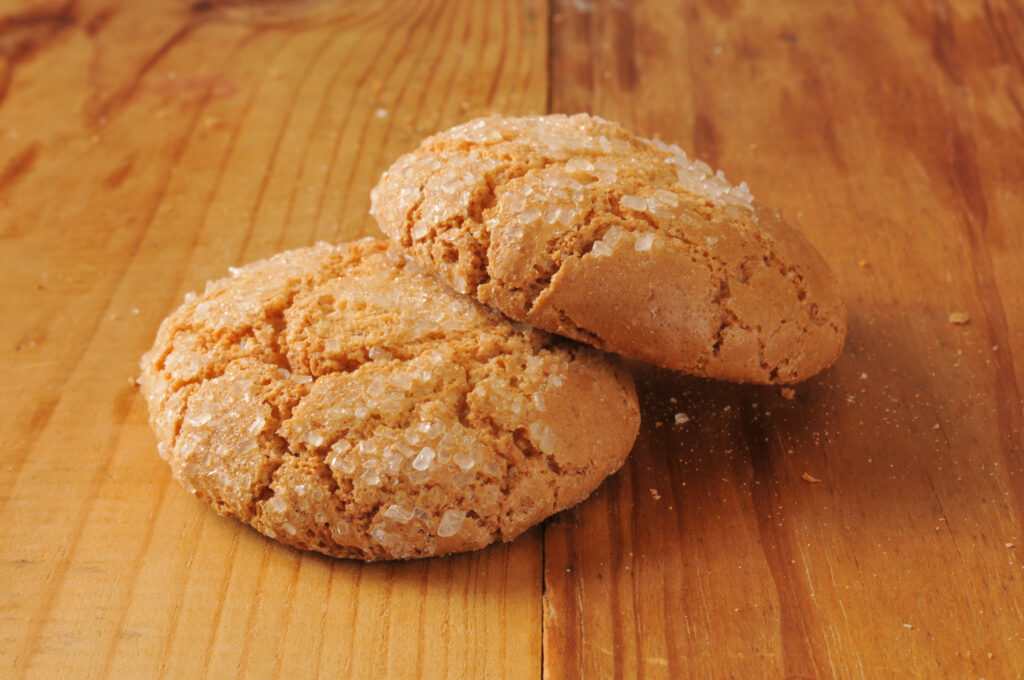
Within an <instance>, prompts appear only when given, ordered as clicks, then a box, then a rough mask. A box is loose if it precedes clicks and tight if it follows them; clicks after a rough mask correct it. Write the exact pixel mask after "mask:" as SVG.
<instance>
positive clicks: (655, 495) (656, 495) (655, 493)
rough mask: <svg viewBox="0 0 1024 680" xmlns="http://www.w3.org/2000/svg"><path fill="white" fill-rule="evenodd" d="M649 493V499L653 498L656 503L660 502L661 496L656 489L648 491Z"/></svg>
mask: <svg viewBox="0 0 1024 680" xmlns="http://www.w3.org/2000/svg"><path fill="white" fill-rule="evenodd" d="M650 492H651V498H653V499H654V500H656V501H660V500H661V494H659V493H658V490H657V489H650Z"/></svg>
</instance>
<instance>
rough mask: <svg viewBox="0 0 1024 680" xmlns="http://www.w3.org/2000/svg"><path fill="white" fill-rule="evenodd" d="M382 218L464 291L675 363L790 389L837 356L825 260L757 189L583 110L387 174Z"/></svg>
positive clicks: (424, 153) (837, 315) (473, 139)
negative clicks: (767, 205) (732, 181)
mask: <svg viewBox="0 0 1024 680" xmlns="http://www.w3.org/2000/svg"><path fill="white" fill-rule="evenodd" d="M371 200H372V206H373V207H372V212H373V214H374V215H375V216H376V218H377V221H378V222H379V223H380V226H381V228H382V229H383V230H384V232H385V233H387V234H388V235H390V236H391V237H392V238H394V239H397V240H398V241H400V242H401V244H402V245H403V246H404V247H405V248H406V249H408V250H409V251H410V252H411V253H412V255H413V256H414V257H415V258H416V260H417V261H419V262H420V263H421V264H422V265H423V266H424V267H426V268H427V269H429V270H431V271H433V272H435V273H438V274H440V276H441V277H442V278H443V279H444V280H445V281H446V282H447V283H448V284H449V285H451V286H452V287H453V288H455V289H456V290H458V291H460V292H464V293H468V294H470V295H474V296H475V297H476V298H477V299H479V300H480V301H482V302H484V303H486V304H488V305H491V306H492V307H494V308H496V309H498V310H500V311H501V312H503V313H505V314H507V315H508V316H510V317H512V318H513V319H517V320H520V321H525V322H527V323H530V324H532V325H534V326H537V327H539V328H543V329H545V330H549V331H552V332H555V333H560V334H562V335H565V336H568V337H571V338H575V339H577V340H582V341H585V342H588V343H590V344H592V345H595V346H597V347H600V348H602V349H607V350H612V351H615V352H619V353H622V354H627V355H630V356H634V357H637V358H640V359H644V360H646V361H649V362H652V363H655V364H659V365H661V366H664V367H667V368H673V369H677V370H683V371H686V372H689V373H694V374H697V375H704V376H709V377H714V378H724V379H727V380H736V381H741V382H760V383H792V382H796V381H798V380H802V379H804V378H807V377H809V376H810V375H812V374H814V373H816V372H818V371H820V370H822V369H823V368H825V367H827V366H829V365H830V364H831V363H832V362H833V361H834V360H835V359H836V357H838V356H839V352H840V351H841V349H842V345H843V339H844V336H845V333H846V310H845V308H844V306H843V304H842V302H841V301H840V299H839V296H838V294H837V290H836V282H835V279H834V277H833V275H832V273H831V271H830V270H829V268H828V266H827V265H826V264H825V262H824V260H823V259H822V258H821V256H820V255H819V254H818V253H817V252H816V251H815V250H814V248H813V247H812V246H811V245H810V244H809V243H808V242H807V240H806V239H805V238H804V237H803V236H802V235H801V234H800V233H799V232H798V231H796V230H795V229H793V228H792V227H790V226H788V225H787V224H786V223H785V222H783V221H782V220H781V219H780V218H779V217H778V216H777V215H776V214H775V213H773V212H771V211H769V210H766V209H765V208H763V207H762V206H761V205H759V204H758V203H757V202H755V201H754V200H753V197H752V196H751V194H750V191H749V190H748V189H747V186H746V184H745V183H741V184H740V185H739V186H733V185H731V184H729V183H728V182H727V181H726V179H725V177H724V175H722V173H721V172H720V171H719V172H718V173H712V170H711V168H710V167H708V166H707V164H705V163H703V162H702V161H699V160H696V161H694V160H691V159H689V158H687V156H686V154H685V153H684V152H683V151H682V150H681V149H680V148H679V147H677V146H668V145H665V144H663V143H661V142H659V141H657V140H649V139H643V138H640V137H637V136H635V135H633V134H631V133H630V132H628V131H627V130H625V129H623V128H622V127H621V126H619V125H617V124H615V123H611V122H609V121H606V120H602V119H600V118H596V117H592V116H588V115H585V114H580V115H575V116H563V115H551V116H534V117H526V118H498V117H495V118H482V119H478V120H474V121H470V122H468V123H465V124H463V125H459V126H457V127H455V128H452V129H450V130H448V131H446V132H442V133H440V134H437V135H434V136H433V137H430V138H428V139H427V140H426V141H424V142H423V143H422V144H421V145H420V147H419V148H418V149H417V150H415V151H414V152H412V153H410V154H406V155H404V156H402V157H401V158H399V159H398V160H397V161H396V162H395V163H394V165H392V166H391V168H390V169H389V170H388V171H387V172H385V173H384V175H383V177H382V178H381V180H380V182H379V183H378V184H377V186H376V187H375V188H374V190H373V192H372V194H371Z"/></svg>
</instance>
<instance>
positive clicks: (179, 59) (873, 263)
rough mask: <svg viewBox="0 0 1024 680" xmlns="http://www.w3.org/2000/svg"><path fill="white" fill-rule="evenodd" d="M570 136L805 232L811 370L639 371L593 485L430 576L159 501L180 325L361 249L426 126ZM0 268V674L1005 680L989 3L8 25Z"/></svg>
mask: <svg viewBox="0 0 1024 680" xmlns="http://www.w3.org/2000/svg"><path fill="white" fill-rule="evenodd" d="M583 110H585V111H591V112H594V113H597V114H600V115H603V116H605V117H608V118H612V119H615V120H619V121H621V122H623V123H624V124H626V125H627V126H629V127H632V128H634V129H636V130H637V131H639V132H641V133H644V134H646V135H654V136H660V137H661V138H663V139H666V140H677V141H679V142H680V143H681V144H682V145H683V146H684V147H686V148H688V149H689V150H691V151H692V152H693V153H695V154H696V155H698V156H699V157H701V158H704V159H706V160H707V161H708V162H709V163H711V164H712V165H713V166H715V167H721V168H723V169H724V170H725V171H726V173H727V175H728V176H729V177H730V178H732V179H733V180H734V181H738V180H739V179H746V180H747V181H748V182H749V184H750V186H751V188H752V189H753V191H754V193H755V195H756V196H757V197H758V198H759V199H760V200H761V201H762V202H764V203H766V204H768V205H771V206H774V207H776V208H778V209H780V210H781V211H782V212H783V213H784V214H785V215H786V216H787V218H788V219H789V220H790V221H791V222H792V223H794V224H795V225H797V226H798V227H800V228H801V229H803V230H804V231H805V232H806V233H807V235H808V237H809V238H810V240H811V241H812V242H813V243H814V244H815V245H816V246H817V247H818V248H819V249H820V250H821V252H822V253H823V254H824V256H825V258H826V259H827V260H828V261H829V262H830V263H831V264H832V266H833V267H834V268H835V270H836V272H837V274H838V277H839V280H840V285H841V290H842V293H843V295H844V297H845V299H846V301H847V303H848V306H849V310H850V334H849V341H848V345H847V348H846V351H845V352H844V354H843V356H842V357H841V358H840V360H839V361H838V363H837V364H836V365H835V366H834V367H833V368H832V369H830V370H828V371H826V372H825V373H823V374H822V375H820V376H818V377H816V378H814V379H812V380H810V381H808V382H806V383H803V384H800V385H798V386H796V387H795V390H794V393H789V392H784V391H782V390H780V389H778V388H763V387H749V386H734V385H727V384H717V383H713V382H709V381H705V380H700V379H696V378H689V377H685V376H681V375H674V374H671V373H668V372H663V371H655V370H638V378H639V383H640V389H641V392H642V400H643V405H644V411H643V417H644V424H643V427H642V430H641V433H640V437H639V440H638V442H637V444H636V448H635V450H634V451H633V454H632V457H631V459H630V461H629V463H627V465H626V467H625V468H624V469H623V470H622V472H620V473H619V474H618V475H617V476H615V477H613V478H612V479H610V480H608V482H606V483H605V484H604V486H603V487H601V489H600V490H599V491H598V492H597V493H596V494H595V495H594V496H593V497H592V498H590V499H589V500H588V501H586V502H585V503H583V504H582V505H580V506H579V507H577V508H575V509H573V510H571V511H568V512H565V513H563V514H561V515H559V516H557V517H555V518H553V519H551V520H550V521H548V522H546V523H545V524H544V525H543V526H540V527H538V528H536V529H534V530H532V531H530V532H529V533H527V534H526V535H524V536H522V537H521V538H520V539H519V540H517V541H515V542H513V543H512V544H509V545H499V546H493V547H491V548H488V549H485V550H482V551H480V552H477V553H473V554H468V555H462V556H457V557H452V558H439V559H430V560H423V561H417V562H411V563H402V564H376V565H364V564H360V563H352V562H346V561H336V560H331V559H327V558H323V557H321V556H318V555H316V554H305V553H300V552H297V551H295V550H292V549H290V548H286V547H283V546H281V545H278V544H277V543H274V542H272V541H269V540H267V539H265V538H263V537H262V536H260V535H258V534H257V533H255V532H254V531H252V530H250V529H247V528H245V527H243V526H242V525H240V524H239V523H237V522H235V521H233V520H230V519H225V518H222V517H219V516H217V515H216V514H214V513H213V512H212V511H211V510H209V509H208V508H207V507H205V506H204V505H202V504H201V503H200V502H199V501H197V500H194V499H193V498H191V497H190V496H188V495H187V494H186V493H185V492H184V491H183V490H182V489H181V488H179V487H178V485H177V484H176V483H175V482H173V481H172V479H171V477H170V474H169V471H168V470H167V467H166V466H165V464H164V463H163V462H162V461H161V460H160V459H159V458H158V457H157V455H156V451H155V442H154V439H153V436H152V434H151V433H150V430H149V427H148V426H147V423H146V416H145V408H144V404H143V402H142V399H141V398H140V396H139V394H138V391H137V389H136V387H135V384H134V382H133V380H134V377H135V376H136V375H137V362H138V359H139V356H140V355H141V354H142V353H143V351H145V350H146V349H147V348H148V346H149V345H150V343H151V342H152V340H153V337H154V333H155V331H156V327H157V325H158V323H159V321H160V319H161V318H162V317H163V316H164V315H166V314H167V313H168V312H169V311H170V310H171V309H173V308H174V307H175V306H176V305H177V304H178V303H179V302H180V301H181V299H182V296H183V295H184V293H185V292H186V291H190V290H195V289H197V288H200V287H201V286H202V285H203V282H204V281H205V280H206V279H208V278H211V277H218V276H221V275H223V274H225V272H226V270H227V268H228V267H229V266H234V265H238V264H241V263H244V262H246V261H249V260H253V259H256V258H260V257H264V256H267V255H270V254H271V253H274V252H276V251H278V250H281V249H284V248H291V247H298V246H303V245H307V244H310V243H313V242H315V241H317V240H328V241H342V240H348V239H351V238H355V237H359V236H363V235H366V234H376V233H378V232H377V230H376V226H375V224H374V222H373V220H372V219H371V218H370V217H369V215H368V214H367V210H368V207H369V199H368V192H369V190H370V188H371V187H372V186H373V184H374V183H375V181H376V178H377V177H378V175H379V174H380V172H381V171H382V170H383V169H384V168H385V167H387V166H388V165H389V164H390V162H391V161H392V160H393V159H394V158H395V157H396V156H397V155H398V154H400V153H402V152H404V151H407V150H410V149H412V148H413V147H414V146H415V145H416V144H417V143H418V142H419V140H420V139H421V138H423V137H424V136H426V135H427V134H429V133H431V132H433V131H436V130H439V129H441V128H445V127H448V126H449V125H452V124H454V123H457V122H460V121H463V120H466V119H468V118H471V117H474V116H478V115H481V114H485V113H488V112H501V113H505V114H526V113H543V112H548V111H561V112H575V111H583ZM0 234H2V236H0V254H2V271H0V277H2V278H0V282H2V285H3V290H4V297H3V303H2V304H3V307H2V308H3V314H2V318H3V324H2V327H0V337H2V343H0V385H2V388H0V389H2V390H3V399H2V405H3V408H2V409H0V418H2V428H0V432H2V433H3V437H2V442H3V445H2V447H0V584H2V594H0V676H2V677H4V678H17V677H22V676H26V677H39V678H56V677H67V678H156V677H165V678H198V677H210V678H234V677H253V678H269V677H275V676H277V677H288V678H303V677H315V676H317V675H318V674H319V676H320V677H324V678H327V677H345V678H359V679H363V678H380V677H395V678H414V677H426V678H434V677H450V678H491V677H510V678H533V677H545V678H569V677H585V678H610V677H627V678H628V677H644V678H685V677H690V678H724V677H736V678H762V677H763V678H783V677H784V678H813V677H843V678H898V677H921V678H938V677H949V678H987V679H989V680H993V679H999V678H1013V677H1024V639H1022V631H1024V623H1022V621H1024V571H1022V564H1024V531H1022V521H1024V465H1022V448H1024V447H1022V441H1024V433H1022V424H1024V411H1022V401H1021V385H1022V382H1024V381H1022V378H1024V266H1022V265H1024V257H1022V254H1024V6H1022V5H1021V4H1020V2H1019V0H986V1H985V2H975V1H973V0H971V1H968V0H962V1H959V2H947V1H945V0H936V1H935V2H931V3H921V2H911V1H909V0H904V1H901V2H893V3H873V2H820V3H810V2H797V1H796V0H793V1H791V2H772V3H767V2H765V3H755V2H753V1H751V0H748V1H747V2H740V1H739V0H716V1H715V2H711V1H710V0H709V1H707V2H698V1H696V0H678V1H677V2H674V3H669V2H657V1H655V0H645V1H643V2H628V1H627V0H550V1H545V0H530V1H529V2H512V1H508V2H471V1H469V0H466V1H461V2H425V1H424V2H340V1H339V2H326V1H323V0H299V1H295V2H287V3H286V2H283V1H276V0H259V1H256V0H199V1H197V2H187V1H185V0H163V1H161V2H145V3H141V2H128V1H127V0H80V1H78V2H75V1H74V0H69V1H67V2H45V1H22V0H7V1H5V2H2V3H0ZM951 314H963V315H966V316H952V317H951ZM967 317H969V321H967V322H966V323H955V322H954V321H957V320H959V321H963V320H964V319H966V318H967ZM677 413H682V414H685V415H686V416H688V418H689V421H688V422H685V423H682V424H678V425H677V424H676V417H675V415H676V414H677ZM680 420H682V418H680Z"/></svg>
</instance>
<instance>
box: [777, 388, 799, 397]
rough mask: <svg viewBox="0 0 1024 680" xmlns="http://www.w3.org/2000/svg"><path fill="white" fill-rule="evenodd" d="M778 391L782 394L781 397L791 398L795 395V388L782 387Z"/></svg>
mask: <svg viewBox="0 0 1024 680" xmlns="http://www.w3.org/2000/svg"><path fill="white" fill-rule="evenodd" d="M779 392H780V393H781V394H782V398H783V399H790V400H791V399H793V397H795V396H796V390H794V389H793V388H792V387H783V388H782V389H781V390H779Z"/></svg>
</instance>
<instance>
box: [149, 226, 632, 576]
mask: <svg viewBox="0 0 1024 680" xmlns="http://www.w3.org/2000/svg"><path fill="white" fill-rule="evenodd" d="M140 384H141V386H142V391H143V393H144V395H145V397H146V399H147V401H148V404H149V411H150V420H151V423H152V425H153V428H154V430H155V432H156V435H157V439H158V442H159V443H158V446H159V451H160V454H161V456H163V457H164V458H165V459H167V461H168V462H169V463H170V465H171V469H172V470H173V472H174V476H175V477H176V478H177V479H178V480H179V481H180V482H181V483H182V485H184V486H185V488H187V489H188V490H189V491H191V492H192V493H193V494H195V495H196V496H198V497H199V498H201V499H203V500H205V501H206V502H208V503H210V504H211V505H212V506H213V507H214V508H216V509H217V510H218V511H219V512H221V513H223V514H229V515H233V516H235V517H237V518H239V519H241V520H242V521H244V522H248V523H249V524H251V525H252V526H253V527H255V528H256V529H257V530H259V531H261V532H262V533H264V534H266V535H267V536H270V537H271V538H276V539H277V540H279V541H281V542H283V543H287V544H289V545H293V546H296V547H299V548H307V549H311V550H317V551H320V552H322V553H326V554H328V555H334V556H338V557H355V558H359V559H365V560H376V559H385V558H410V557H423V556H427V555H438V554H443V553H450V552H456V551H462V550H472V549H474V548H479V547H482V546H484V545H487V544H488V543H490V542H492V541H494V540H496V539H499V538H500V539H502V540H505V541H508V540H511V539H512V538H514V537H515V536H517V535H518V534H520V533H521V532H522V531H524V530H525V529H526V528H528V527H529V526H531V525H532V524H534V523H536V522H538V521H540V520H542V519H543V518H545V517H547V516H548V515H550V514H552V513H554V512H557V511H558V510H561V509H563V508H566V507H569V506H571V505H574V504H575V503H578V502H579V501H581V500H582V499H584V498H585V497H586V496H587V495H588V494H589V493H590V492H591V491H593V490H594V489H595V488H596V487H597V486H598V484H600V482H601V480H602V479H604V478H605V477H606V476H607V475H609V474H611V473H612V472H614V471H615V470H617V469H618V468H619V466H620V465H621V464H622V462H623V460H625V458H626V455H627V454H628V452H629V450H630V448H631V447H632V444H633V440H634V438H635V437H636V433H637V429H638V427H639V409H638V406H637V401H636V393H635V391H634V388H633V383H632V380H631V379H630V377H629V375H628V374H627V373H625V372H624V371H622V370H621V369H619V368H617V367H616V365H615V364H613V363H612V362H610V361H609V360H608V359H607V358H606V357H604V356H603V355H601V354H600V353H599V352H597V351H595V350H593V349H592V348H590V347H586V346H584V345H579V344H576V343H573V342H571V341H566V340H563V339H561V338H558V337H556V336H552V335H549V334H547V333H544V332H542V331H538V330H535V329H532V328H529V327H526V326H523V325H522V324H514V323H512V322H510V321H509V320H508V319H506V318H505V317H503V316H501V315H500V314H497V313H496V312H494V311H493V310H491V309H488V308H487V307H484V306H483V305H481V304H479V303H478V302H476V301H475V300H472V299H470V298H467V297H464V296H460V295H457V294H455V293H452V292H451V291H450V290H449V289H448V288H446V287H444V286H443V285H442V284H441V283H440V282H438V281H437V280H436V279H435V278H434V277H432V276H429V275H427V274H426V273H424V272H423V271H422V270H420V269H419V267H418V266H417V265H416V264H414V263H412V262H411V261H409V260H407V259H406V258H405V257H404V255H403V254H402V253H401V252H400V250H399V249H398V247H397V246H394V245H393V244H387V243H383V242H379V241H374V240H371V239H366V240H363V241H358V242H356V243H352V244H348V245H344V246H337V247H334V246H328V245H325V244H323V245H319V246H316V247H313V248H306V249H302V250H295V251H290V252H287V253H282V254H280V255H276V256H274V257H272V258H270V259H268V260H263V261H260V262H256V263H253V264H250V265H248V266H246V267H242V268H241V269H237V270H234V271H233V275H232V276H231V277H230V278H226V279H221V280H219V281H214V282H211V283H210V284H209V285H208V286H207V288H206V291H205V292H204V293H203V294H201V295H199V296H189V297H188V298H187V299H186V301H185V304H184V305H183V306H182V307H180V308H179V309H178V310H177V311H176V312H174V313H173V314H172V315H171V316H170V317H168V318H167V319H166V320H165V321H164V322H163V324H162V325H161V326H160V330H159V333H158V335H157V339H156V343H155V345H154V347H153V349H151V350H150V351H149V352H148V353H147V354H146V355H145V356H144V357H143V359H142V377H141V379H140Z"/></svg>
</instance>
